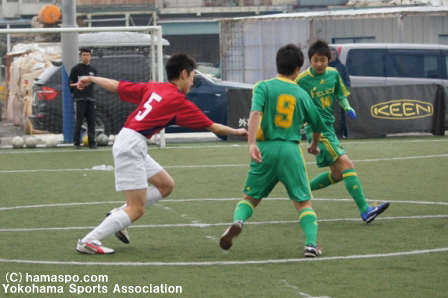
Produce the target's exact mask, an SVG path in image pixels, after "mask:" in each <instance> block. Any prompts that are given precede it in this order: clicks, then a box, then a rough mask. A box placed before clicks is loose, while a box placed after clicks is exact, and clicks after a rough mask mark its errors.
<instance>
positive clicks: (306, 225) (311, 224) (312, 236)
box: [293, 200, 322, 258]
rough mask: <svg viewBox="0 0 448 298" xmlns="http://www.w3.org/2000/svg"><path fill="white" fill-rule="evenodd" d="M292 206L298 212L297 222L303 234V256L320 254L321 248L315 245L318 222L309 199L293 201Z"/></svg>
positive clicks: (311, 256) (312, 256)
mask: <svg viewBox="0 0 448 298" xmlns="http://www.w3.org/2000/svg"><path fill="white" fill-rule="evenodd" d="M293 203H294V207H295V208H296V210H297V212H299V224H300V226H301V227H302V230H303V233H304V234H305V251H304V253H303V256H304V257H307V258H314V257H317V256H320V255H321V254H322V249H321V248H320V246H318V245H317V232H318V227H319V226H318V223H317V216H316V212H314V209H313V207H312V205H311V201H310V200H308V201H301V202H298V201H294V200H293Z"/></svg>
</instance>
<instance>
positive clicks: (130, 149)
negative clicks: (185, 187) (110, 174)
mask: <svg viewBox="0 0 448 298" xmlns="http://www.w3.org/2000/svg"><path fill="white" fill-rule="evenodd" d="M112 152H113V156H114V162H115V189H116V190H117V191H123V190H133V189H144V188H147V187H148V178H150V177H152V176H154V175H155V174H157V173H158V172H160V171H161V170H162V169H163V168H162V166H160V165H159V164H158V163H157V162H156V161H155V160H154V159H152V158H151V157H150V156H149V154H148V143H147V139H146V138H145V137H144V136H143V135H141V134H139V133H138V132H136V131H134V130H132V129H129V128H123V129H122V130H121V131H120V132H119V133H118V135H117V137H116V139H115V142H114V146H113V147H112Z"/></svg>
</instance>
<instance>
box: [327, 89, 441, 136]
mask: <svg viewBox="0 0 448 298" xmlns="http://www.w3.org/2000/svg"><path fill="white" fill-rule="evenodd" d="M350 91H351V93H352V94H351V95H350V96H349V98H348V100H349V102H350V105H351V106H352V108H353V109H355V111H356V114H357V116H358V117H357V118H356V119H354V120H353V119H350V118H349V117H346V121H347V131H348V137H349V138H375V137H384V136H386V135H388V134H396V133H412V132H428V133H432V134H433V135H441V136H443V135H444V134H445V114H446V100H447V94H446V90H445V88H444V87H443V86H442V85H436V84H425V85H399V86H398V85H397V86H385V87H378V86H375V87H353V88H351V90H350ZM335 106H337V105H335ZM335 109H340V108H339V106H337V107H335ZM335 116H337V118H338V119H337V120H336V121H335V123H339V121H338V120H339V118H340V113H335ZM335 128H336V129H338V130H339V131H340V125H337V124H336V125H335ZM338 135H340V134H338Z"/></svg>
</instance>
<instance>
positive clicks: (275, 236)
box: [0, 137, 448, 297]
mask: <svg viewBox="0 0 448 298" xmlns="http://www.w3.org/2000/svg"><path fill="white" fill-rule="evenodd" d="M343 145H344V148H345V149H346V151H347V153H348V155H349V157H350V158H351V159H352V161H354V163H355V166H356V170H357V173H358V176H359V178H360V180H361V182H362V184H363V188H364V191H365V193H366V196H367V198H368V199H369V202H372V203H373V202H382V201H385V200H390V201H391V202H392V203H391V207H390V208H389V209H388V210H387V212H386V213H384V214H383V215H381V216H380V217H379V218H378V219H376V220H375V221H374V222H373V223H372V224H370V225H366V224H364V223H363V222H362V221H361V219H360V218H359V212H358V210H357V208H356V205H355V204H354V202H353V201H352V200H351V199H350V197H349V195H348V193H347V191H346V190H345V187H344V185H343V184H341V183H340V184H338V185H334V186H331V187H328V188H326V189H323V190H319V191H316V192H315V193H314V197H315V200H314V201H313V206H314V209H315V210H316V212H317V215H318V219H319V220H320V221H319V235H318V243H319V245H321V246H322V247H323V249H324V255H323V256H322V257H321V258H316V259H312V260H306V259H303V258H302V253H303V233H302V230H301V229H300V227H299V225H298V223H297V219H298V215H297V212H296V211H295V210H294V208H293V205H292V203H291V202H290V201H289V200H288V199H287V194H286V192H285V190H284V188H283V186H282V185H278V186H277V187H276V188H275V189H274V191H273V193H272V194H271V196H270V197H269V198H267V199H265V200H264V201H263V202H262V203H261V204H260V205H259V206H258V207H257V209H256V210H255V212H254V215H253V217H252V218H251V219H250V220H249V221H248V222H247V223H246V225H245V227H244V231H243V233H242V234H241V236H240V237H239V238H238V239H237V240H236V242H235V245H234V247H232V249H231V250H230V251H228V252H224V251H222V250H221V249H220V248H219V246H218V241H219V237H220V235H221V234H222V232H223V231H224V229H225V228H226V227H227V226H228V224H229V223H230V222H231V221H232V218H233V210H234V208H235V204H236V203H237V202H238V200H239V199H240V198H241V196H242V193H241V189H242V187H243V184H244V181H245V178H246V174H247V171H248V162H249V155H248V152H247V151H248V150H247V146H246V145H245V144H244V143H227V142H219V143H193V144H168V146H169V148H166V149H158V148H156V147H151V148H150V150H149V154H150V155H151V156H152V157H153V158H155V159H156V160H157V161H158V162H159V163H160V164H162V165H163V166H164V167H165V168H166V169H167V171H168V172H169V173H170V174H171V175H172V176H173V178H174V179H175V181H176V189H175V191H174V192H173V194H172V195H170V196H169V197H168V198H166V199H165V200H163V201H161V202H160V203H159V204H157V205H155V206H153V207H151V208H149V209H148V210H147V213H146V214H145V216H144V217H142V218H141V219H139V220H138V221H137V222H135V223H134V224H133V225H132V226H131V228H130V234H131V241H132V242H131V244H128V245H126V244H123V243H121V242H119V241H118V240H117V239H115V237H114V236H111V237H108V238H106V239H104V241H103V243H104V244H105V245H106V246H109V247H112V248H114V249H115V250H116V253H115V254H114V255H107V256H105V255H103V256H101V255H82V254H78V253H77V252H76V251H75V244H76V241H77V239H78V238H80V237H82V236H83V235H85V234H86V233H87V232H89V231H90V230H91V229H92V228H93V227H95V226H96V225H98V224H99V223H100V222H101V221H102V220H103V218H104V216H105V214H106V213H107V211H109V210H110V209H112V208H115V207H117V206H120V205H121V204H122V203H123V194H122V193H117V192H115V190H114V177H113V172H111V171H94V170H92V167H94V166H98V165H103V164H104V165H113V159H112V155H111V150H110V147H108V148H103V149H100V150H97V151H93V150H80V151H75V150H73V149H72V148H57V149H47V148H37V149H32V150H31V149H21V150H12V149H5V148H2V149H0V184H1V204H0V236H1V237H0V245H1V248H2V250H1V252H0V276H1V277H0V281H1V284H2V286H1V287H0V296H1V297H3V296H5V297H21V296H24V297H29V296H37V295H39V294H36V293H35V294H21V293H15V294H6V293H5V286H6V285H7V284H8V283H7V282H6V275H7V274H8V273H11V272H20V273H22V274H26V273H28V274H30V275H52V276H54V275H80V276H84V275H99V274H102V275H106V276H107V278H108V280H107V281H101V282H84V283H81V282H77V283H61V282H42V283H37V282H31V281H22V283H21V285H22V286H30V285H32V284H33V283H34V284H35V285H37V286H61V287H62V290H63V291H64V293H63V294H53V295H57V296H58V297H73V296H79V295H76V294H74V293H71V292H70V291H71V290H73V289H80V290H83V289H84V290H86V291H89V290H90V291H93V288H91V287H93V286H97V285H100V286H101V287H102V288H101V289H102V291H104V290H105V289H106V290H107V291H108V292H107V293H102V294H98V293H91V294H90V296H91V297H120V296H123V295H126V294H123V293H121V294H119V293H113V290H114V288H115V286H116V285H118V286H119V287H123V286H148V287H150V286H151V285H152V286H153V287H155V286H159V285H160V284H167V285H168V286H181V287H182V290H183V292H182V294H181V295H180V296H184V297H447V296H448V295H447V293H448V284H447V282H446V280H447V278H448V270H447V268H448V251H446V250H444V249H447V248H448V237H447V236H448V217H447V215H448V197H447V195H446V193H447V187H446V185H447V184H446V176H447V174H448V170H447V169H448V146H447V145H448V138H446V137H442V138H440V137H439V138H436V137H434V138H432V137H430V138H419V139H417V138H415V139H411V138H399V139H374V140H372V139H369V140H347V141H344V142H343ZM302 148H303V149H305V145H303V146H302ZM305 159H306V161H307V168H308V174H309V177H310V178H312V177H314V176H315V175H317V174H318V173H320V172H322V171H325V170H326V169H318V168H317V167H316V165H315V163H314V158H313V157H312V156H309V155H306V154H305ZM44 204H48V206H39V205H44ZM24 206H34V207H33V208H25V207H24ZM14 207H16V208H14ZM436 216H439V217H436ZM17 229H24V230H17ZM433 249H441V250H442V251H433V252H430V250H433ZM425 251H426V252H427V253H416V252H425ZM409 252H411V253H410V254H405V253H409ZM412 252H414V253H412ZM20 260H22V261H20ZM23 260H25V261H23ZM27 261H35V262H37V263H33V264H30V263H29V262H27ZM72 284H73V285H72ZM10 285H11V286H15V285H17V283H11V284H10ZM77 287H78V288H77ZM89 287H90V288H89ZM142 295H144V294H135V293H134V294H127V296H130V297H134V296H142ZM40 296H42V297H50V295H48V294H47V295H45V294H40Z"/></svg>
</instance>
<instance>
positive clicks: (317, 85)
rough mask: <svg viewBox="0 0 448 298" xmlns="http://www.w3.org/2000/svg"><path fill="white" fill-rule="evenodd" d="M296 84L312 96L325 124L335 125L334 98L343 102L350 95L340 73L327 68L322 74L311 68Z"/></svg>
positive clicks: (301, 75) (297, 79) (298, 78)
mask: <svg viewBox="0 0 448 298" xmlns="http://www.w3.org/2000/svg"><path fill="white" fill-rule="evenodd" d="M296 83H297V84H298V85H299V86H300V87H302V88H303V89H305V91H306V92H307V93H308V94H309V95H310V96H311V98H312V99H313V102H314V104H315V105H316V107H317V109H318V111H319V113H320V115H321V116H322V119H323V120H324V122H325V123H333V122H334V120H335V119H334V114H333V105H334V98H337V99H338V100H342V99H344V98H346V97H347V96H349V95H350V91H348V89H347V87H346V86H345V84H344V82H343V81H342V78H341V76H340V75H339V72H338V71H337V70H336V69H335V68H333V67H327V68H326V70H325V72H324V73H322V74H318V73H316V72H315V71H314V69H313V68H311V67H310V68H308V69H307V70H305V71H304V72H302V73H301V74H299V76H298V77H297V78H296Z"/></svg>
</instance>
